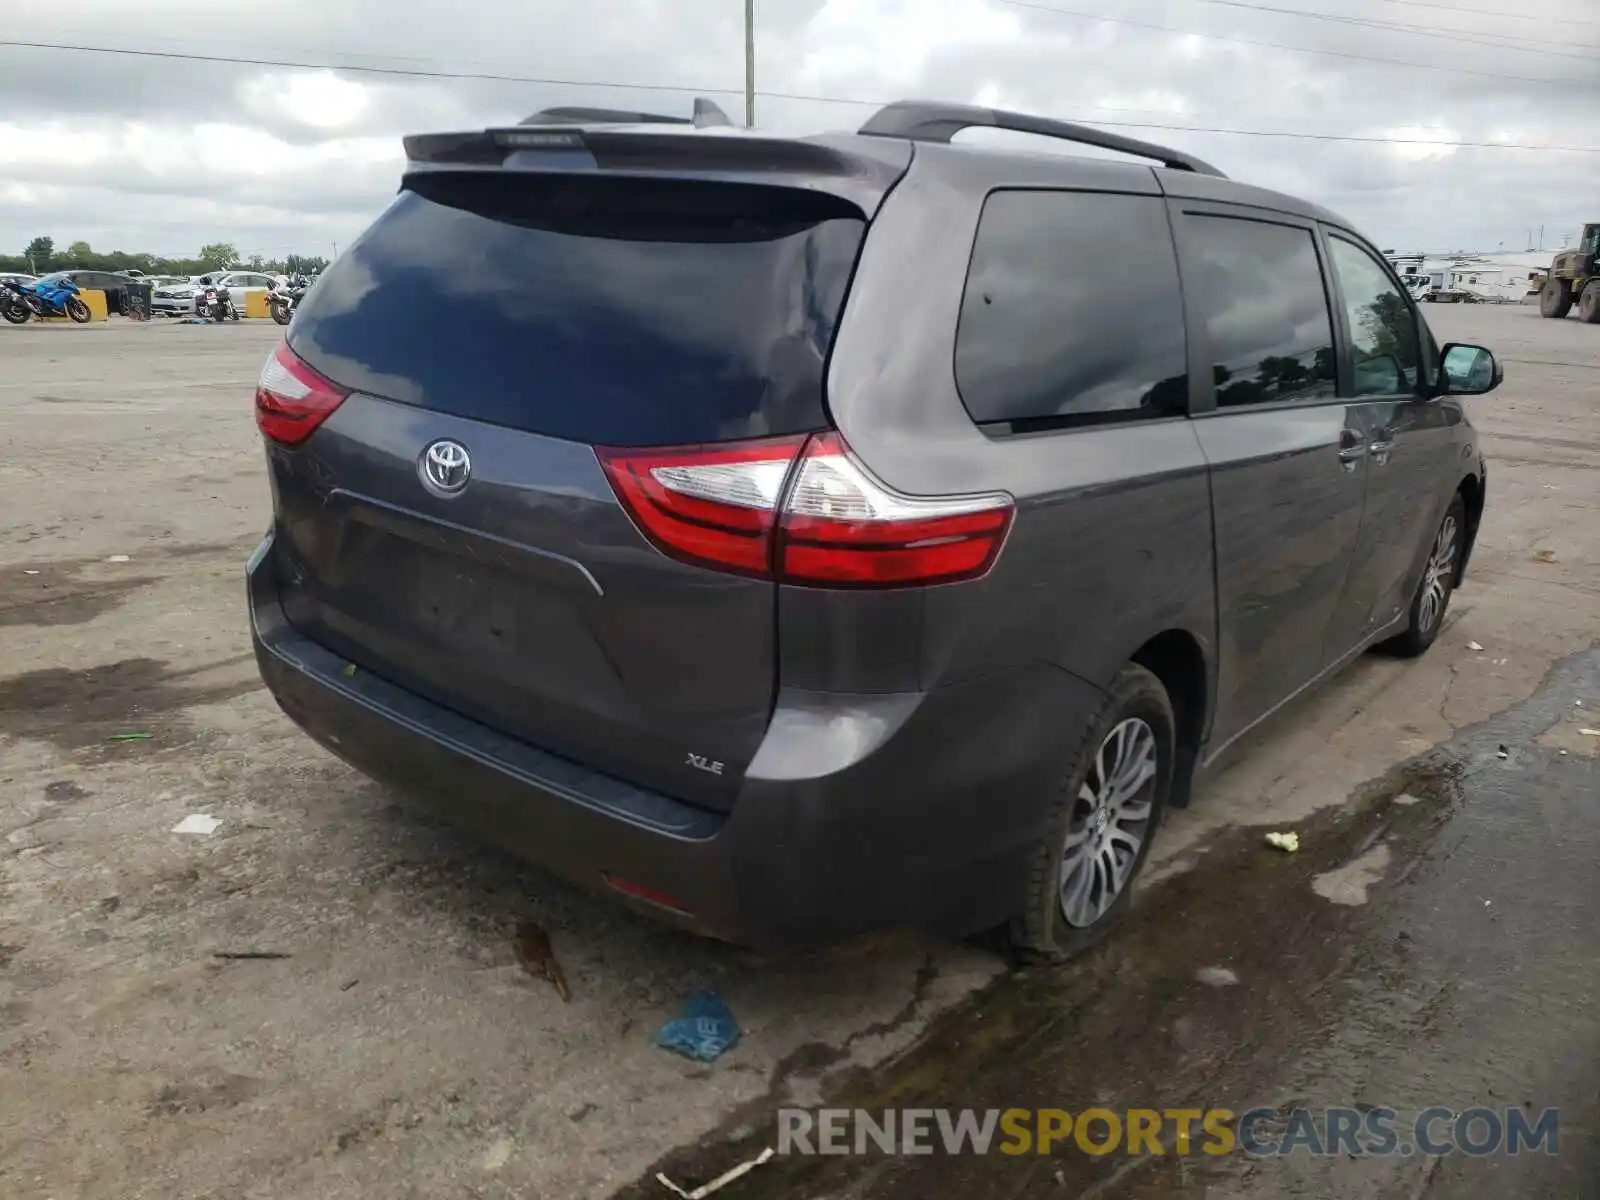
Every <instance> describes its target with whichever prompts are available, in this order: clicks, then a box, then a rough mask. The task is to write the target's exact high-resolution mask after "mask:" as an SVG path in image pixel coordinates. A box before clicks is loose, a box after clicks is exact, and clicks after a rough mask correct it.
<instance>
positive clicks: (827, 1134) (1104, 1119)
mask: <svg viewBox="0 0 1600 1200" xmlns="http://www.w3.org/2000/svg"><path fill="white" fill-rule="evenodd" d="M1559 1126H1560V1110H1558V1109H1554V1108H1547V1109H1544V1110H1542V1111H1540V1112H1538V1113H1534V1112H1531V1111H1524V1110H1523V1109H1520V1108H1505V1109H1494V1108H1481V1107H1479V1108H1467V1109H1461V1110H1458V1109H1454V1108H1450V1107H1445V1106H1436V1107H1433V1108H1428V1109H1424V1110H1423V1111H1422V1112H1419V1113H1416V1114H1415V1115H1414V1116H1412V1117H1409V1118H1407V1117H1402V1115H1401V1114H1400V1112H1399V1111H1398V1110H1396V1109H1393V1108H1386V1107H1374V1106H1370V1105H1362V1106H1360V1107H1358V1108H1339V1107H1335V1108H1324V1109H1307V1108H1295V1109H1291V1110H1288V1111H1283V1110H1280V1109H1274V1108H1253V1109H1247V1110H1245V1111H1244V1112H1235V1111H1233V1110H1232V1109H1226V1108H1206V1109H1202V1108H1168V1109H1154V1108H1131V1109H1126V1110H1121V1111H1114V1110H1112V1109H1109V1108H1088V1109H1084V1110H1082V1111H1081V1112H1076V1113H1074V1112H1072V1111H1070V1110H1068V1109H1063V1108H1008V1109H998V1108H990V1109H970V1108H969V1109H947V1108H904V1109H885V1110H882V1111H880V1112H867V1111H865V1110H863V1109H848V1108H823V1109H806V1108H782V1109H779V1110H778V1145H777V1150H778V1153H779V1154H826V1155H846V1154H906V1155H918V1154H923V1155H926V1154H941V1153H942V1154H946V1155H952V1156H954V1155H970V1154H980V1155H981V1154H1009V1155H1019V1154H1053V1153H1064V1152H1070V1151H1073V1150H1076V1151H1078V1152H1081V1153H1083V1154H1089V1155H1105V1154H1117V1153H1121V1154H1127V1155H1141V1154H1180V1155H1182V1154H1208V1155H1222V1154H1235V1153H1243V1154H1248V1155H1251V1156H1253V1157H1257V1158H1272V1157H1277V1156H1279V1155H1286V1154H1308V1155H1314V1156H1324V1155H1336V1154H1345V1155H1353V1156H1356V1157H1385V1156H1388V1155H1401V1156H1408V1155H1412V1154H1421V1155H1432V1156H1444V1155H1448V1154H1456V1153H1460V1154H1466V1155H1469V1156H1471V1157H1482V1156H1485V1155H1490V1154H1508V1155H1516V1154H1522V1153H1533V1152H1538V1153H1544V1154H1554V1153H1556V1144H1557V1135H1558V1132H1559Z"/></svg>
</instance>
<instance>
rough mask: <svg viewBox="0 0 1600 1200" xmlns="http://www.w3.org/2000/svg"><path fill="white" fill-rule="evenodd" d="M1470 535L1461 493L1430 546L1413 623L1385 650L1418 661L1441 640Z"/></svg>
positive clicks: (1413, 599)
mask: <svg viewBox="0 0 1600 1200" xmlns="http://www.w3.org/2000/svg"><path fill="white" fill-rule="evenodd" d="M1466 535H1467V505H1466V502H1465V501H1464V500H1462V499H1461V493H1460V492H1457V493H1456V494H1455V497H1454V498H1453V499H1452V500H1451V501H1450V507H1449V508H1448V509H1446V510H1445V514H1444V519H1443V520H1441V521H1440V522H1439V528H1438V530H1437V531H1436V532H1435V533H1434V535H1433V541H1432V543H1430V545H1429V548H1428V559H1427V562H1426V563H1425V564H1424V565H1423V568H1422V579H1421V580H1420V581H1419V582H1418V583H1417V590H1416V593H1415V594H1414V595H1413V596H1412V597H1411V612H1410V623H1409V624H1408V625H1407V626H1406V630H1405V632H1404V633H1402V634H1400V635H1399V636H1398V637H1395V638H1391V639H1390V640H1389V641H1387V642H1385V643H1384V644H1383V647H1382V648H1383V649H1384V650H1387V651H1388V652H1389V653H1391V654H1396V655H1399V656H1400V657H1401V658H1417V657H1419V656H1421V655H1423V654H1426V653H1427V652H1428V647H1429V646H1432V645H1433V643H1434V641H1435V640H1436V639H1437V638H1438V636H1439V631H1440V630H1441V629H1443V628H1444V617H1445V613H1446V612H1448V611H1449V609H1450V597H1451V596H1453V595H1455V590H1456V582H1457V581H1456V575H1457V573H1458V572H1459V571H1460V570H1461V551H1462V549H1463V548H1464V547H1465V546H1466V544H1467V543H1466Z"/></svg>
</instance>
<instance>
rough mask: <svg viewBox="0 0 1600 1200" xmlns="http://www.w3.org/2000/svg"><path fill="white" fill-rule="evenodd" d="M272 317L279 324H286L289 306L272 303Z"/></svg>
mask: <svg viewBox="0 0 1600 1200" xmlns="http://www.w3.org/2000/svg"><path fill="white" fill-rule="evenodd" d="M272 319H273V320H274V321H276V322H277V323H278V324H279V325H287V324H288V323H289V306H288V305H287V304H282V303H274V304H273V305H272Z"/></svg>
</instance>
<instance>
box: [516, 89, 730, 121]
mask: <svg viewBox="0 0 1600 1200" xmlns="http://www.w3.org/2000/svg"><path fill="white" fill-rule="evenodd" d="M518 123H519V124H522V125H693V126H694V127H695V128H697V129H704V128H706V127H707V126H711V125H732V124H733V122H732V121H730V120H729V119H728V114H727V113H725V112H723V111H722V109H720V108H719V107H717V105H716V104H715V103H714V102H713V101H711V100H707V99H706V98H705V97H704V96H696V97H695V101H694V115H693V116H692V117H669V116H666V115H665V114H663V113H649V112H630V111H628V110H627V109H622V108H588V107H584V106H581V105H580V106H577V107H558V108H546V109H541V110H540V111H539V112H536V113H534V114H533V115H532V116H531V117H524V118H523V119H522V120H521V121H520V122H518Z"/></svg>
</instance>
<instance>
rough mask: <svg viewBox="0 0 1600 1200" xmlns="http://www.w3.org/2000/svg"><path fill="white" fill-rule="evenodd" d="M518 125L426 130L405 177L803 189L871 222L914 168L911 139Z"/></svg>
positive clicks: (613, 124) (589, 113)
mask: <svg viewBox="0 0 1600 1200" xmlns="http://www.w3.org/2000/svg"><path fill="white" fill-rule="evenodd" d="M569 111H573V112H574V116H572V117H571V118H568V119H563V118H564V114H559V115H557V116H556V117H555V118H554V119H552V117H551V113H549V112H546V113H540V114H536V116H537V117H538V118H539V120H538V122H537V123H530V122H532V121H533V120H534V118H530V119H529V121H527V122H524V123H522V124H520V125H514V126H509V127H505V128H494V129H484V130H479V131H477V132H472V133H466V132H463V133H421V134H412V135H411V136H409V137H407V138H405V139H404V145H405V150H406V160H407V161H406V170H405V177H406V178H407V179H411V178H413V177H416V176H418V175H423V174H432V173H437V172H452V173H475V172H495V171H515V172H519V173H520V172H527V173H535V174H537V173H544V174H560V175H571V174H575V173H588V172H603V173H607V174H622V175H642V176H652V177H657V178H676V179H698V180H705V181H708V182H713V181H715V182H725V183H741V184H748V185H756V186H765V187H777V188H798V189H801V190H805V191H816V192H821V193H824V194H826V195H831V196H836V197H838V198H840V199H842V200H846V201H848V202H849V203H850V204H852V205H853V206H854V207H856V208H858V209H860V210H861V212H862V213H863V214H864V215H865V216H867V217H868V218H871V217H872V216H873V215H874V214H875V213H876V212H877V210H878V205H879V204H880V203H882V201H883V198H884V196H886V195H887V194H888V192H889V189H891V188H892V187H894V185H895V184H896V183H898V182H899V181H900V177H901V176H902V175H904V174H905V172H906V168H907V167H908V166H910V165H911V155H912V150H911V147H910V145H909V144H908V143H906V142H896V141H890V140H887V139H884V140H882V141H880V142H878V143H877V144H871V143H867V144H865V145H863V142H864V139H859V138H851V139H837V140H836V139H832V138H828V137H816V138H782V137H770V136H764V135H761V134H755V133H749V132H747V131H745V130H743V129H737V128H733V127H731V126H729V127H707V126H705V125H701V126H698V127H695V126H692V125H691V123H690V122H687V121H675V120H672V119H670V118H668V119H658V120H654V121H647V122H642V123H637V122H633V121H632V120H631V119H630V120H629V121H627V122H622V121H612V120H610V119H603V120H601V121H595V120H593V119H592V118H593V116H595V115H597V114H600V113H603V114H604V117H605V118H610V117H612V116H623V115H627V116H629V117H630V118H631V117H632V116H637V115H639V114H619V113H612V112H611V111H610V110H569Z"/></svg>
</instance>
